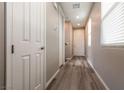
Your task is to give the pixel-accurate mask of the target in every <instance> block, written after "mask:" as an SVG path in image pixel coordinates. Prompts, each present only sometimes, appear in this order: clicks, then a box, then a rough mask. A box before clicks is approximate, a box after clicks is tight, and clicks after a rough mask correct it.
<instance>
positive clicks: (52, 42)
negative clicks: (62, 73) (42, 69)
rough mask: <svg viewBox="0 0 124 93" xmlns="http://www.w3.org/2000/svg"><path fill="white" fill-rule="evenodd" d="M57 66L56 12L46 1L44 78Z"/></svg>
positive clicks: (51, 73)
mask: <svg viewBox="0 0 124 93" xmlns="http://www.w3.org/2000/svg"><path fill="white" fill-rule="evenodd" d="M58 67H59V33H58V12H57V10H56V9H55V8H54V7H53V4H52V3H46V71H47V72H46V78H47V79H46V80H47V82H48V80H49V79H50V78H51V77H52V76H53V74H54V73H55V72H56V71H57V70H58Z"/></svg>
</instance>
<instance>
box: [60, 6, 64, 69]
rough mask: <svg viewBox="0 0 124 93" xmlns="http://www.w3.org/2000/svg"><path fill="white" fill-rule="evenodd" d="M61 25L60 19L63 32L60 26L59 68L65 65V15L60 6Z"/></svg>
mask: <svg viewBox="0 0 124 93" xmlns="http://www.w3.org/2000/svg"><path fill="white" fill-rule="evenodd" d="M58 12H59V25H60V18H62V19H61V21H62V30H60V26H59V67H61V66H62V65H63V64H64V63H65V31H64V28H65V24H64V22H65V15H64V13H63V10H62V8H61V7H60V6H59V11H58Z"/></svg>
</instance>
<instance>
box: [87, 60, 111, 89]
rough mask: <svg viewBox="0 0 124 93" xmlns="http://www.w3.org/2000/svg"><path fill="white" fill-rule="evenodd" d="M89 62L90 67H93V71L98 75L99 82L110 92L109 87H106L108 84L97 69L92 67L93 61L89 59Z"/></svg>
mask: <svg viewBox="0 0 124 93" xmlns="http://www.w3.org/2000/svg"><path fill="white" fill-rule="evenodd" d="M87 61H88V63H89V65H90V66H91V67H92V69H93V70H94V71H95V74H96V75H97V77H98V78H99V80H100V81H101V83H102V84H103V85H104V87H105V88H106V90H110V89H109V87H108V86H107V85H106V83H105V82H104V81H103V79H102V78H101V76H100V75H99V73H98V72H97V71H96V69H95V68H94V66H93V65H92V63H91V61H90V60H89V59H87Z"/></svg>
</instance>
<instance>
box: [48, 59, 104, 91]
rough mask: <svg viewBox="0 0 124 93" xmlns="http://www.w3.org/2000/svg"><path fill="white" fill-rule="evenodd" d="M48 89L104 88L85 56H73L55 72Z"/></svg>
mask: <svg viewBox="0 0 124 93" xmlns="http://www.w3.org/2000/svg"><path fill="white" fill-rule="evenodd" d="M47 89H48V90H104V89H105V87H104V86H103V85H102V83H101V82H100V80H99V79H98V77H97V76H96V74H95V73H94V70H93V69H92V68H91V67H90V65H89V64H88V63H87V61H86V59H85V57H73V58H72V60H71V61H70V62H67V63H66V64H65V65H64V66H63V67H62V68H61V69H60V72H59V73H58V74H57V76H56V77H55V79H54V80H53V81H52V82H51V84H50V85H49V86H48V88H47Z"/></svg>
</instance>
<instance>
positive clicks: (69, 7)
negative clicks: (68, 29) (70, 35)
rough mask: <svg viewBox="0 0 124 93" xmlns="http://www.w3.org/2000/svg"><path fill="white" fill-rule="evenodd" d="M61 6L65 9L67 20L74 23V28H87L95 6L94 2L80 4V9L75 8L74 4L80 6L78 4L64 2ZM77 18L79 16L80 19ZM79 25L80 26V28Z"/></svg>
mask: <svg viewBox="0 0 124 93" xmlns="http://www.w3.org/2000/svg"><path fill="white" fill-rule="evenodd" d="M60 4H61V6H62V8H63V11H64V13H65V16H66V19H67V20H70V21H71V22H72V25H73V27H74V28H77V27H84V26H85V24H86V20H87V18H88V15H89V12H90V9H91V7H92V4H93V3H92V2H89V3H88V2H80V8H73V4H78V2H62V3H60ZM76 16H79V18H78V19H77V18H76ZM77 24H80V26H78V25H77Z"/></svg>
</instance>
